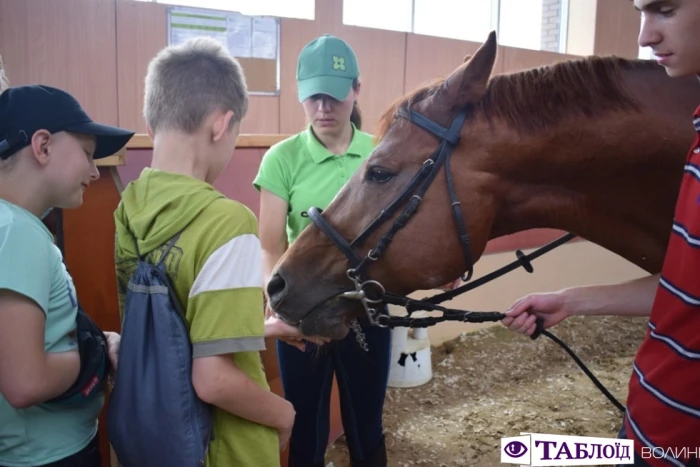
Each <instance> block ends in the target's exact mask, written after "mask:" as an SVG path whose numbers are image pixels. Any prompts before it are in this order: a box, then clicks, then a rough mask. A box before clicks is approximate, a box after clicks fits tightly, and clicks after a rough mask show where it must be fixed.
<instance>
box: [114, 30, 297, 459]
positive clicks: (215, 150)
mask: <svg viewBox="0 0 700 467" xmlns="http://www.w3.org/2000/svg"><path fill="white" fill-rule="evenodd" d="M145 83H146V89H145V99H144V116H145V119H146V123H147V127H148V133H149V135H150V136H151V138H152V139H153V159H152V162H151V166H150V167H147V168H145V169H144V170H143V171H142V172H141V174H140V176H139V177H138V178H137V179H136V180H135V181H133V182H131V183H129V184H128V186H127V187H126V188H125V189H124V191H123V193H122V200H121V202H120V204H119V206H118V208H117V210H116V212H115V224H116V246H115V266H116V272H117V282H118V292H119V302H120V310H122V313H123V310H124V299H125V292H126V285H127V283H128V280H129V277H130V276H131V274H132V273H133V272H134V270H135V268H136V266H137V261H136V258H137V256H136V249H135V245H134V237H136V238H135V240H136V242H137V243H138V249H139V252H140V253H141V254H142V255H144V256H146V257H147V258H148V259H149V260H150V261H156V260H158V259H159V257H160V255H161V254H162V253H163V248H164V247H165V246H166V243H167V242H168V241H169V240H170V239H171V238H172V237H174V236H175V235H176V234H178V233H180V236H179V237H178V240H177V242H176V243H175V245H174V246H173V247H172V249H171V250H170V252H169V253H168V257H167V258H166V259H165V261H164V264H165V266H166V272H167V274H168V278H169V279H170V282H171V284H172V285H173V288H174V292H175V295H176V296H177V299H178V301H179V302H180V305H181V306H182V309H183V310H184V314H185V318H186V320H187V321H188V325H189V331H190V340H191V342H192V351H193V365H192V384H193V386H194V389H195V391H196V392H197V395H198V396H199V397H200V399H202V400H203V401H204V402H206V403H209V404H211V405H212V406H213V407H214V409H213V417H212V419H213V427H212V429H213V439H212V441H211V443H210V445H209V449H208V452H207V458H206V466H207V467H229V466H255V467H278V466H279V465H280V449H281V448H283V447H284V446H285V445H286V443H287V440H288V439H289V436H290V434H291V430H292V426H293V424H294V418H295V411H294V408H293V407H292V404H291V403H289V402H287V401H286V400H285V399H284V398H283V397H280V396H278V395H277V394H275V393H273V392H272V391H270V387H269V385H268V383H267V379H266V375H265V371H264V368H263V365H262V360H261V356H260V351H261V350H264V349H265V340H264V338H265V337H267V336H272V335H280V333H284V332H285V331H288V332H291V333H292V334H294V335H297V334H298V331H297V330H296V329H295V328H292V327H291V326H288V325H285V324H284V323H282V322H281V321H274V318H272V319H271V320H272V321H268V322H267V323H266V322H265V318H264V302H263V289H262V287H263V273H262V250H261V247H260V241H259V239H258V225H257V219H256V218H255V215H254V214H253V212H252V211H251V210H250V209H249V208H248V207H247V206H245V205H244V204H242V203H240V202H238V201H236V200H232V199H229V198H227V197H225V196H224V195H223V194H222V193H221V192H219V191H218V190H216V189H215V188H214V187H213V186H212V185H213V183H214V182H215V180H216V179H217V178H218V176H219V175H220V174H221V173H222V172H223V170H224V168H225V167H226V165H227V164H228V162H229V161H230V160H231V157H232V155H233V154H234V149H235V146H236V139H237V137H238V134H239V130H240V123H241V120H242V119H243V118H244V116H245V114H246V111H247V108H248V95H247V87H246V83H245V77H244V75H243V71H242V69H241V66H240V64H239V63H238V61H237V60H236V59H235V58H234V57H232V56H231V55H230V54H229V52H228V51H227V50H226V49H225V48H224V47H223V46H222V45H221V44H220V43H219V42H217V41H215V40H214V39H211V38H208V37H198V38H194V39H191V40H189V41H187V42H186V43H184V44H182V45H177V46H169V47H166V48H165V49H163V50H161V51H160V52H159V53H158V54H157V55H156V57H155V58H154V59H153V60H152V61H151V63H150V64H149V67H148V73H147V75H146V79H145ZM132 234H133V236H132ZM285 326H286V327H287V328H285Z"/></svg>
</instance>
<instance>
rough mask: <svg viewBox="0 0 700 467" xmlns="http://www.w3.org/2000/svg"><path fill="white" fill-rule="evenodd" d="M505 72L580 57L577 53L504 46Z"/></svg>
mask: <svg viewBox="0 0 700 467" xmlns="http://www.w3.org/2000/svg"><path fill="white" fill-rule="evenodd" d="M503 49H504V50H503V72H504V73H512V72H515V71H523V70H526V69H528V68H534V67H539V66H545V65H553V64H554V63H557V62H563V61H565V60H569V59H575V60H577V59H580V58H581V57H580V56H576V55H564V54H557V53H554V52H547V51H538V50H530V49H517V48H515V47H503Z"/></svg>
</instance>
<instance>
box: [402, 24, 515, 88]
mask: <svg viewBox="0 0 700 467" xmlns="http://www.w3.org/2000/svg"><path fill="white" fill-rule="evenodd" d="M480 46H481V43H478V42H468V41H461V40H457V39H447V38H444V37H434V36H424V35H420V34H407V38H406V78H405V84H404V90H405V92H406V93H410V92H411V91H413V90H414V89H416V88H418V87H419V86H422V85H424V84H426V83H428V82H430V81H432V80H434V79H436V78H446V77H447V76H449V74H450V73H452V71H454V70H455V69H456V68H457V67H459V66H460V65H461V64H462V63H464V58H465V56H467V55H472V54H473V53H474V52H476V51H477V49H478V48H479V47H480ZM503 49H504V47H500V46H499V48H498V56H497V57H496V63H495V65H494V67H493V72H494V74H496V73H501V72H502V71H503Z"/></svg>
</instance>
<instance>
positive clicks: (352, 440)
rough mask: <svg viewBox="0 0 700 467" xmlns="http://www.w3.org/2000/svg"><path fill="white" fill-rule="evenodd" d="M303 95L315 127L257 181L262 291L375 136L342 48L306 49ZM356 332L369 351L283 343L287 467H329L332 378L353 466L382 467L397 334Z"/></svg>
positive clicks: (338, 43) (352, 345)
mask: <svg viewBox="0 0 700 467" xmlns="http://www.w3.org/2000/svg"><path fill="white" fill-rule="evenodd" d="M297 88H298V97H299V102H301V103H302V106H303V108H304V112H305V113H306V118H307V120H308V122H309V124H308V126H307V128H306V129H305V130H304V131H302V132H300V133H298V134H296V135H294V136H292V137H290V138H288V139H286V140H284V141H281V142H280V143H278V144H276V145H274V146H273V147H271V148H270V149H269V151H267V153H266V154H265V156H264V157H263V160H262V162H261V164H260V169H259V173H258V175H257V177H256V178H255V181H254V182H253V184H254V186H255V187H256V188H257V189H258V190H260V192H261V196H260V240H261V243H262V248H263V262H264V266H263V271H264V275H265V282H267V281H268V279H269V277H270V274H271V271H272V269H273V268H274V266H275V264H276V263H277V261H278V260H279V258H280V257H281V256H282V254H283V253H284V251H285V247H286V243H287V242H288V243H289V244H291V243H293V242H294V241H295V240H296V238H297V237H298V236H299V234H300V233H301V231H302V230H303V229H304V228H305V227H306V226H307V225H308V224H309V222H310V221H309V219H308V218H307V217H303V216H302V213H303V212H305V211H306V210H307V209H309V208H310V207H311V206H318V207H320V208H325V207H326V206H327V205H328V204H329V203H330V202H331V200H332V199H333V198H334V197H335V195H336V193H337V192H338V191H339V190H340V189H341V188H342V186H343V185H344V184H345V183H346V182H347V181H348V179H349V178H350V177H351V176H352V174H353V173H354V172H355V171H356V170H357V169H358V168H359V167H360V165H361V164H362V162H363V161H364V160H365V159H366V158H367V157H368V156H369V154H370V152H371V151H372V147H373V145H372V136H371V135H369V134H367V133H365V132H363V131H361V130H360V127H361V118H360V113H359V110H358V108H357V98H358V96H359V92H360V82H359V67H358V64H357V58H356V57H355V53H354V52H353V50H352V48H351V47H350V46H349V45H348V44H347V43H346V42H344V41H343V40H341V39H339V38H337V37H333V36H330V35H324V36H321V37H319V38H317V39H314V40H313V41H311V42H310V43H309V44H307V45H306V46H305V47H304V49H303V50H302V51H301V54H300V55H299V60H298V64H297ZM357 324H359V326H360V327H361V328H362V333H363V334H364V337H365V342H366V343H367V349H368V350H367V351H365V350H363V349H362V348H361V347H360V345H359V344H358V342H357V340H356V337H357V336H356V333H355V331H354V330H353V331H351V332H350V333H349V334H348V336H347V337H346V338H345V339H343V340H342V341H338V342H334V343H333V344H332V345H329V347H328V349H327V351H325V352H315V351H314V350H315V349H314V348H313V347H314V346H315V344H313V343H311V342H308V341H306V342H304V343H301V344H296V343H294V342H292V341H290V340H286V341H283V340H279V341H278V343H277V356H278V359H279V367H280V373H281V376H282V384H283V387H284V393H285V397H286V398H287V399H288V400H289V401H290V402H292V404H293V405H294V409H295V410H296V420H295V422H294V428H293V430H292V437H291V440H290V458H289V462H290V463H289V465H290V467H295V466H304V467H316V466H325V463H324V455H325V452H326V447H327V442H328V430H329V423H330V421H329V417H330V394H331V387H332V381H333V374H334V373H335V375H336V378H337V380H338V384H339V386H340V391H339V393H340V404H341V407H342V414H343V427H344V429H345V436H346V439H347V443H348V447H349V449H350V457H351V459H352V462H353V464H352V465H353V466H385V465H386V449H385V446H384V435H383V428H382V410H383V406H384V397H385V392H386V386H387V380H388V376H389V359H390V356H391V334H390V331H389V329H385V328H379V327H372V326H370V325H369V323H368V322H366V321H365V322H363V321H362V320H359V322H358V323H357Z"/></svg>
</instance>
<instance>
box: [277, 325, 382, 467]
mask: <svg viewBox="0 0 700 467" xmlns="http://www.w3.org/2000/svg"><path fill="white" fill-rule="evenodd" d="M358 321H359V323H360V325H361V326H362V330H363V331H364V333H365V336H366V342H367V347H368V351H367V352H365V351H364V350H363V349H362V348H361V347H360V345H359V344H358V343H357V341H356V335H355V332H354V331H353V330H352V329H351V330H350V333H349V334H348V335H347V336H346V337H345V339H343V340H341V341H333V342H331V343H329V344H326V345H323V346H321V347H317V346H316V345H314V344H311V343H309V342H307V343H306V351H305V352H302V351H300V350H299V349H297V348H296V347H293V346H291V345H289V344H286V343H284V342H282V341H277V357H278V359H279V367H280V374H281V377H282V385H283V387H284V394H285V398H286V399H287V400H288V401H290V402H291V403H292V405H294V409H295V410H296V420H295V421H294V428H293V429H292V437H291V440H290V454H289V466H290V467H295V466H304V467H315V466H325V463H324V455H325V453H326V447H327V446H328V436H329V430H330V396H331V389H332V386H333V374H335V375H336V379H337V380H338V393H339V398H340V410H341V416H342V421H343V428H344V431H345V438H346V440H347V444H348V448H349V450H350V457H351V460H352V461H353V465H372V466H375V465H377V466H379V465H386V460H385V459H386V453H385V446H384V433H383V426H382V411H383V408H384V398H385V395H386V388H387V381H388V378H389V360H390V358H391V330H389V329H386V328H380V327H374V326H370V325H369V323H368V321H367V320H366V319H365V318H363V319H360V320H358ZM377 459H384V460H383V461H382V460H379V461H377ZM363 462H364V463H363Z"/></svg>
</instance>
